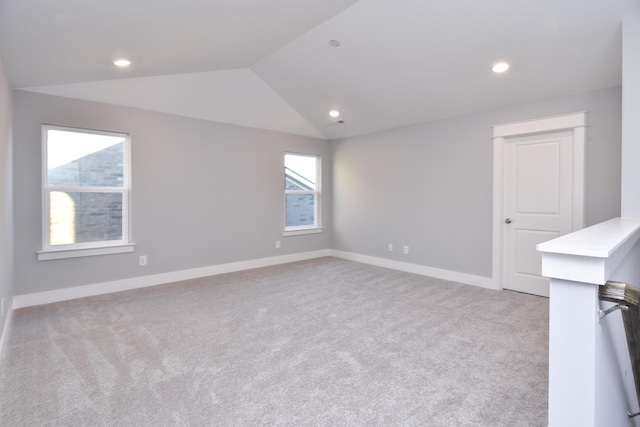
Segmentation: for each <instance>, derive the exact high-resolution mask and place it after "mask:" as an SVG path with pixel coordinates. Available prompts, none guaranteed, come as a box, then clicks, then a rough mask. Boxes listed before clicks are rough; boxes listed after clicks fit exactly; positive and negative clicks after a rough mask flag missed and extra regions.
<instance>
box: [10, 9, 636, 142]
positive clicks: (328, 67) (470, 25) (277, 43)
mask: <svg viewBox="0 0 640 427" xmlns="http://www.w3.org/2000/svg"><path fill="white" fill-rule="evenodd" d="M636 12H640V2H639V1H638V0H606V1H605V0H518V1H514V0H483V1H478V0H430V1H425V0H360V1H357V0H323V1H318V0H269V1H265V0H180V1H175V0H109V1H104V0H102V1H101V0H56V1H51V0H28V1H26V0H0V53H1V54H2V57H3V58H4V65H5V68H6V69H7V72H8V74H9V78H10V81H11V84H12V85H13V86H14V87H15V88H21V89H25V90H31V91H36V92H41V93H48V94H54V95H60V96H66V97H72V98H79V99H87V100H94V101H99V102H108V103H112V104H118V105H126V106H133V107H138V108H143V109H148V110H154V111H162V112H167V113H172V114H179V115H183V116H189V117H196V118H201V119H206V120H213V121H219V122H224V123H232V124H238V125H243V126H250V127H257V128H262V129H271V130H277V131H283V132H289V133H294V134H299V135H307V136H313V137H317V138H325V139H336V138H341V137H346V136H353V135H360V134H366V133H371V132H376V131H380V130H384V129H389V128H394V127H399V126H405V125H410V124H414V123H420V122H426V121H431V120H437V119H442V118H447V117H453V116H457V115H461V114H468V113H472V112H476V111H482V110H488V109H493V108H498V107H503V106H507V105H511V104H516V103H524V102H531V101H536V100H542V99H548V98H553V97H558V96H564V95H569V94H574V93H579V92H584V91H588V90H593V89H599V88H605V87H610V86H616V85H619V84H620V83H621V36H620V35H621V21H622V19H623V18H624V16H626V15H628V14H630V13H636ZM332 40H335V41H338V42H339V46H332V45H331V43H330V42H331V41H332ZM332 44H337V43H335V42H333V43H332ZM121 57H124V58H127V59H129V60H131V62H132V65H131V66H129V67H127V68H126V69H118V68H117V67H115V66H114V65H113V63H112V62H113V60H114V59H117V58H121ZM498 61H507V62H508V63H509V64H510V66H511V68H510V69H509V70H508V71H507V72H506V73H503V74H495V73H492V72H491V70H490V68H491V65H492V64H494V63H495V62H498ZM331 109H337V110H339V111H340V112H341V116H340V119H343V120H344V123H342V124H337V123H334V122H335V119H332V118H330V117H329V115H328V112H329V110H331Z"/></svg>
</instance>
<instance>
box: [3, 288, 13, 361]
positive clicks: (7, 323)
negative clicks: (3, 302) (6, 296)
mask: <svg viewBox="0 0 640 427" xmlns="http://www.w3.org/2000/svg"><path fill="white" fill-rule="evenodd" d="M12 305H13V302H12V300H11V299H10V300H9V304H7V315H6V316H7V318H6V319H5V321H4V327H3V328H2V331H1V334H2V335H0V363H2V361H3V360H4V354H5V353H4V352H5V347H6V346H7V342H8V341H9V328H10V327H11V321H12V319H13V308H12Z"/></svg>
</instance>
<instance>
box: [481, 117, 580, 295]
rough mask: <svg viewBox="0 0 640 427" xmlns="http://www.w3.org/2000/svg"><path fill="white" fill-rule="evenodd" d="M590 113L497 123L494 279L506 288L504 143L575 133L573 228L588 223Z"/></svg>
mask: <svg viewBox="0 0 640 427" xmlns="http://www.w3.org/2000/svg"><path fill="white" fill-rule="evenodd" d="M586 126H587V113H586V112H584V111H583V112H578V113H572V114H565V115H561V116H553V117H544V118H539V119H532V120H524V121H520V122H515V123H506V124H500V125H494V126H493V243H492V251H491V252H492V253H491V259H492V266H491V271H492V274H491V275H492V280H493V284H494V286H495V288H496V289H502V282H503V262H504V235H503V234H504V233H503V229H504V227H503V223H502V222H503V220H504V212H503V209H504V203H503V199H504V146H505V144H507V139H508V138H511V137H515V136H524V135H532V134H537V133H548V132H557V131H571V132H572V134H573V219H572V222H571V224H572V227H571V229H572V231H576V230H579V229H581V228H583V227H584V181H585V143H586Z"/></svg>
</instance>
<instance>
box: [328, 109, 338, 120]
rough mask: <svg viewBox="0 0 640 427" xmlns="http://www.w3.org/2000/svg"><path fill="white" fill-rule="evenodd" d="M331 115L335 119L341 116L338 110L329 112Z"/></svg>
mask: <svg viewBox="0 0 640 427" xmlns="http://www.w3.org/2000/svg"><path fill="white" fill-rule="evenodd" d="M329 115H330V116H331V117H333V118H336V117H338V116H340V111H338V110H331V111H329Z"/></svg>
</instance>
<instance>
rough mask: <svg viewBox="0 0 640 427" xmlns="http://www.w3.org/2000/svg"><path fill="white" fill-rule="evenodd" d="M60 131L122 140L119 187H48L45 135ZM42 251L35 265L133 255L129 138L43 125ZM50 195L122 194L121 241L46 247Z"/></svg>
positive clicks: (127, 135) (124, 135) (47, 242)
mask: <svg viewBox="0 0 640 427" xmlns="http://www.w3.org/2000/svg"><path fill="white" fill-rule="evenodd" d="M48 130H61V131H67V132H77V133H88V134H94V135H106V136H121V137H124V140H125V143H124V159H123V161H124V165H123V170H124V177H123V182H122V187H119V188H115V187H80V186H57V187H49V186H48V179H47V177H48V170H47V131H48ZM41 164H42V177H41V178H42V203H41V206H42V212H41V220H42V250H41V251H38V252H37V257H38V261H47V260H54V259H64V258H77V257H86V256H96V255H108V254H116V253H124V252H133V248H134V244H133V242H132V241H131V222H130V203H131V138H130V136H129V134H127V133H123V132H109V131H101V130H94V129H84V128H73V127H68V126H56V125H48V124H43V125H42V162H41ZM51 191H63V192H79V193H82V192H88V193H102V192H104V193H118V192H119V193H122V195H123V197H122V200H123V204H122V230H123V232H122V239H120V240H108V241H102V242H86V243H73V244H68V245H53V246H52V245H50V244H49V237H50V236H49V232H50V230H49V213H48V212H49V197H48V196H49V193H50V192H51Z"/></svg>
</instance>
